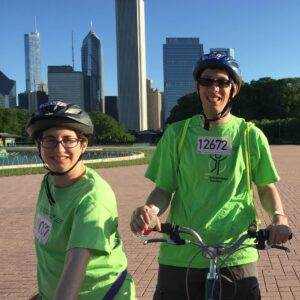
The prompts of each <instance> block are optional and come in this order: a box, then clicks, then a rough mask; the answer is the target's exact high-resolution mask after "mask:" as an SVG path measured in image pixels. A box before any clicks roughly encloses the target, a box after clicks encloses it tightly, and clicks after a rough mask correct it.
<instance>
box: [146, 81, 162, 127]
mask: <svg viewBox="0 0 300 300" xmlns="http://www.w3.org/2000/svg"><path fill="white" fill-rule="evenodd" d="M152 83H153V81H152V80H151V79H147V112H148V128H149V129H152V130H153V129H154V130H157V129H162V96H161V92H160V91H159V90H158V89H153V87H152Z"/></svg>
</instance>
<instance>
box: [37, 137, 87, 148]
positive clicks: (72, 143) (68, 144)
mask: <svg viewBox="0 0 300 300" xmlns="http://www.w3.org/2000/svg"><path fill="white" fill-rule="evenodd" d="M81 141H82V139H78V138H72V137H64V138H62V140H60V141H58V140H56V139H54V138H51V137H45V138H42V139H41V140H40V143H41V146H42V147H43V148H45V149H54V148H56V146H57V145H58V144H62V146H63V147H64V148H74V147H76V146H77V145H78V143H79V142H81Z"/></svg>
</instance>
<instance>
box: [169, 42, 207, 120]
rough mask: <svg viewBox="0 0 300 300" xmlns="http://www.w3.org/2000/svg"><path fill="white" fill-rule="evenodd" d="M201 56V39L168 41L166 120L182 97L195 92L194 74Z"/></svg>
mask: <svg viewBox="0 0 300 300" xmlns="http://www.w3.org/2000/svg"><path fill="white" fill-rule="evenodd" d="M201 55H203V45H202V44H200V43H199V38H167V39H166V44H164V45H163V61H164V119H165V120H166V119H167V118H168V116H169V115H170V110H171V109H172V108H173V107H174V106H175V105H176V104H177V100H178V99H179V98H180V97H182V96H184V95H186V94H188V93H191V92H193V91H195V83H194V80H193V76H192V72H193V67H194V66H195V63H196V62H197V60H198V59H199V58H200V56H201Z"/></svg>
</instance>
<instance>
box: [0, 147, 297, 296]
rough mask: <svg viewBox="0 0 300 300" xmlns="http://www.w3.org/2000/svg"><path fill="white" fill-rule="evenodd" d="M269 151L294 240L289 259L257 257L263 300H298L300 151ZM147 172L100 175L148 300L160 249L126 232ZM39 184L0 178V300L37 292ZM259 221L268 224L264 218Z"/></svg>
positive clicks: (31, 178)
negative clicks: (107, 185) (112, 197)
mask: <svg viewBox="0 0 300 300" xmlns="http://www.w3.org/2000/svg"><path fill="white" fill-rule="evenodd" d="M271 150H272V154H273V157H274V160H275V163H276V165H277V168H278V171H279V173H280V176H281V178H282V179H281V181H280V182H279V183H278V189H279V191H280V194H281V197H282V200H283V202H284V204H285V209H286V213H287V214H288V215H289V220H290V225H291V227H292V229H293V232H294V238H293V240H292V241H291V242H290V245H289V246H290V248H291V252H290V253H288V254H287V253H283V252H281V251H279V250H272V251H269V252H261V256H260V260H259V281H260V286H261V290H262V295H263V297H262V299H263V300H267V299H269V300H271V299H272V300H277V299H284V300H287V299H300V242H299V239H300V234H299V225H300V202H299V198H300V197H299V195H300V172H299V165H300V164H299V162H300V146H272V148H271ZM145 169H146V166H132V167H119V168H110V169H99V170H98V172H99V174H100V175H101V176H103V177H104V178H105V179H106V180H107V181H108V182H109V183H110V184H111V186H112V187H113V190H114V191H115V193H116V196H117V199H118V208H119V218H120V232H121V236H122V239H123V242H124V249H125V251H126V253H127V256H128V261H129V271H130V272H131V274H132V275H133V278H134V280H135V283H136V287H137V296H138V298H139V299H142V300H150V299H152V295H153V292H154V289H155V283H156V273H157V262H156V259H157V253H158V245H151V246H150V245H148V246H143V245H142V244H141V243H140V242H139V241H137V240H136V239H135V238H133V236H132V235H131V233H130V232H129V229H128V228H129V227H128V223H129V218H130V215H131V212H132V210H133V209H134V208H135V207H136V206H138V205H140V204H142V203H143V202H144V200H145V198H146V196H147V194H148V193H149V192H150V191H151V189H152V188H153V185H152V183H151V182H150V181H148V180H146V179H144V177H143V174H144V171H145ZM41 179H42V175H26V176H14V177H0V207H1V210H0V228H1V230H0V245H1V246H0V257H1V260H0V299H7V300H8V299H11V300H16V299H28V298H29V296H31V295H32V294H34V293H35V292H36V290H37V287H36V276H35V256H34V248H33V237H32V236H33V235H32V219H33V213H34V204H35V201H36V198H37V193H38V189H39V184H40V182H41ZM259 210H260V214H261V215H262V212H261V209H260V208H259ZM262 218H263V220H265V221H266V220H267V219H266V217H265V216H264V215H262Z"/></svg>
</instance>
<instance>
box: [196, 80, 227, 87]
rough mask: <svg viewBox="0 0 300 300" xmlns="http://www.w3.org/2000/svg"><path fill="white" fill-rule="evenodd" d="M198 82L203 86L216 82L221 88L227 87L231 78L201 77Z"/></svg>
mask: <svg viewBox="0 0 300 300" xmlns="http://www.w3.org/2000/svg"><path fill="white" fill-rule="evenodd" d="M198 82H199V84H200V85H201V86H213V85H214V84H215V85H216V86H218V87H219V88H222V89H223V88H227V87H229V86H230V84H231V80H229V79H221V78H220V79H210V78H199V79H198Z"/></svg>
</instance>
